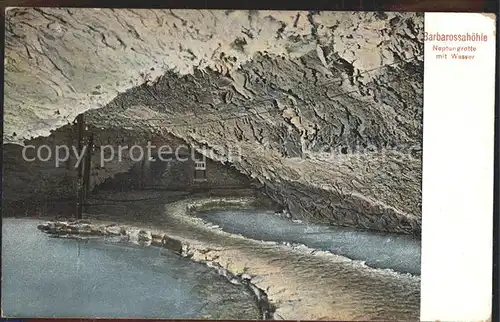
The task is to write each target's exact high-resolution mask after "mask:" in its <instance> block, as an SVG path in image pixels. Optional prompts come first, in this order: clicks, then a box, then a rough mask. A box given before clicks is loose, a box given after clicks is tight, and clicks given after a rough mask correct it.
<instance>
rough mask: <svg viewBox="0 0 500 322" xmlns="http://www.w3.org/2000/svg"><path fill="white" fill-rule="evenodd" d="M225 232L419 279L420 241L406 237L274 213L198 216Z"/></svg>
mask: <svg viewBox="0 0 500 322" xmlns="http://www.w3.org/2000/svg"><path fill="white" fill-rule="evenodd" d="M199 216H200V217H201V218H203V219H204V220H205V221H207V222H210V223H213V224H216V225H218V226H220V227H221V228H222V229H223V230H224V231H227V232H230V233H234V234H241V235H242V236H244V237H247V238H252V239H257V240H266V241H280V242H289V243H300V244H304V245H306V246H308V247H311V248H316V249H320V250H326V251H330V252H332V253H334V254H337V255H342V256H345V257H348V258H350V259H354V260H362V261H365V262H366V265H368V266H371V267H374V268H390V269H393V270H394V271H396V272H401V273H411V274H414V275H420V251H421V244H420V240H418V239H416V238H413V237H411V236H407V235H397V234H389V233H379V232H372V231H362V230H356V229H349V228H340V227H339V228H336V227H328V226H320V225H313V224H306V223H295V222H292V221H290V220H288V219H286V218H282V217H279V216H276V215H274V214H272V213H262V212H257V211H211V212H205V213H202V214H199Z"/></svg>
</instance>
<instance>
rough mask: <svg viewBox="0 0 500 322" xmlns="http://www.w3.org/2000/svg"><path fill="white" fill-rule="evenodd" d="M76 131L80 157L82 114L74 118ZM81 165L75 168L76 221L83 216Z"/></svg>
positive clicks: (82, 127)
mask: <svg viewBox="0 0 500 322" xmlns="http://www.w3.org/2000/svg"><path fill="white" fill-rule="evenodd" d="M76 131H77V145H78V146H77V148H78V154H79V155H81V153H82V150H83V145H84V133H85V119H84V117H83V114H80V115H78V116H77V118H76ZM83 163H84V160H82V161H81V162H80V163H79V164H78V168H77V170H76V171H77V174H78V179H77V185H76V219H82V214H83V201H84V188H83Z"/></svg>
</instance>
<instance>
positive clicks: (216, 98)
mask: <svg viewBox="0 0 500 322" xmlns="http://www.w3.org/2000/svg"><path fill="white" fill-rule="evenodd" d="M7 13H8V14H7V17H6V26H7V30H6V50H5V53H6V59H5V62H6V65H5V66H6V71H5V86H6V90H5V92H6V97H5V125H4V128H5V131H4V142H11V143H22V142H23V141H24V140H25V139H30V138H31V137H32V136H33V137H37V136H47V135H48V131H49V130H51V129H55V128H58V127H60V126H61V125H63V124H66V123H67V122H68V120H69V121H71V120H72V118H73V117H74V116H76V115H77V114H78V113H82V112H85V117H86V119H87V120H88V123H89V124H91V125H92V126H93V127H95V128H96V129H100V130H101V131H103V133H105V132H106V131H109V132H111V133H114V134H113V136H115V137H118V138H119V137H121V136H122V135H123V133H127V135H128V136H130V138H131V140H133V139H132V138H139V139H140V140H142V141H143V142H145V141H147V140H148V139H150V138H151V137H155V138H158V139H159V140H162V139H163V138H165V139H166V138H175V139H176V140H180V141H182V142H185V143H187V144H189V145H192V146H193V147H195V148H196V149H197V151H198V152H200V153H203V154H205V155H207V157H208V158H209V159H211V160H214V161H216V162H220V163H227V164H231V166H232V167H234V168H235V169H237V170H238V171H239V172H240V173H241V174H243V175H245V176H247V177H249V178H251V179H254V180H256V181H258V182H260V183H261V184H262V185H265V186H266V189H267V191H268V194H269V195H270V196H272V197H273V198H274V199H275V200H276V201H279V202H281V203H283V204H285V205H288V206H289V208H290V210H291V212H292V215H293V216H295V217H300V218H306V219H308V220H310V221H321V222H323V221H327V222H330V223H333V224H338V225H347V226H355V227H363V228H369V229H376V230H386V231H397V232H407V233H416V234H418V233H419V232H420V226H421V151H422V111H423V26H424V24H423V15H422V14H418V13H397V12H388V13H371V12H364V13H363V12H303V11H299V12H291V11H290V12H274V11H222V10H217V11H203V10H156V11H155V10H132V9H131V10H128V9H124V10H114V9H99V10H93V9H78V8H71V9H57V8H43V9H28V8H15V9H11V10H9V11H8V12H7ZM33 79H35V80H36V81H35V83H33V81H32V80H33ZM107 142H108V143H109V142H111V143H110V144H114V145H116V144H120V142H115V140H114V137H112V136H108V138H107ZM222 147H228V148H230V149H233V150H238V151H239V152H240V153H239V154H238V158H231V157H230V156H229V155H228V153H227V150H226V149H224V148H222ZM129 167H130V165H129V166H122V165H120V166H118V167H116V168H114V169H111V168H112V167H107V168H105V169H101V170H102V171H108V172H106V173H105V174H103V175H102V176H100V175H99V176H97V177H100V178H102V180H105V179H106V178H107V177H110V176H113V175H114V174H116V173H119V172H126V171H128V168H129ZM106 169H111V170H110V171H109V170H106ZM23 171H24V170H23ZM54 184H57V183H54ZM46 186H50V184H48V185H46Z"/></svg>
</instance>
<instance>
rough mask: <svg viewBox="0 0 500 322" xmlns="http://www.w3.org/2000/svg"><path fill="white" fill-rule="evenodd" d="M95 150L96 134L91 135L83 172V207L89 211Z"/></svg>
mask: <svg viewBox="0 0 500 322" xmlns="http://www.w3.org/2000/svg"><path fill="white" fill-rule="evenodd" d="M93 149H94V134H93V133H91V134H90V136H89V137H88V141H87V151H85V153H86V155H85V170H84V172H83V193H84V195H83V201H82V202H83V205H84V208H85V211H86V210H87V208H88V207H87V198H88V196H89V194H90V171H91V168H92V167H91V166H92V151H93Z"/></svg>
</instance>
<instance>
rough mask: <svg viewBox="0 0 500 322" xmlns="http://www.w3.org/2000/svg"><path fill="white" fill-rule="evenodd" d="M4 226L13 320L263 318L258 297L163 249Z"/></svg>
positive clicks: (5, 277) (5, 291) (23, 224)
mask: <svg viewBox="0 0 500 322" xmlns="http://www.w3.org/2000/svg"><path fill="white" fill-rule="evenodd" d="M38 223H40V222H39V221H36V220H28V219H3V226H2V309H3V313H4V315H5V316H9V317H35V316H37V317H53V316H54V317H143V318H158V317H162V318H210V319H255V318H259V310H258V308H257V305H256V302H255V299H254V296H253V294H252V293H251V292H250V291H248V290H247V289H246V288H245V287H243V286H239V285H233V284H230V283H229V282H228V281H227V280H226V279H225V278H223V277H221V276H219V275H218V274H217V273H216V272H215V271H213V270H211V269H209V268H207V267H206V266H204V265H202V264H199V263H194V262H191V261H189V260H188V259H185V258H182V257H180V256H177V255H175V254H173V253H170V252H169V251H167V250H164V249H158V248H154V247H150V248H142V247H139V246H133V245H130V244H111V243H103V242H99V241H77V240H70V239H59V238H49V237H48V236H47V235H44V234H43V233H41V232H39V231H38V230H37V229H36V226H37V224H38Z"/></svg>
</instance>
